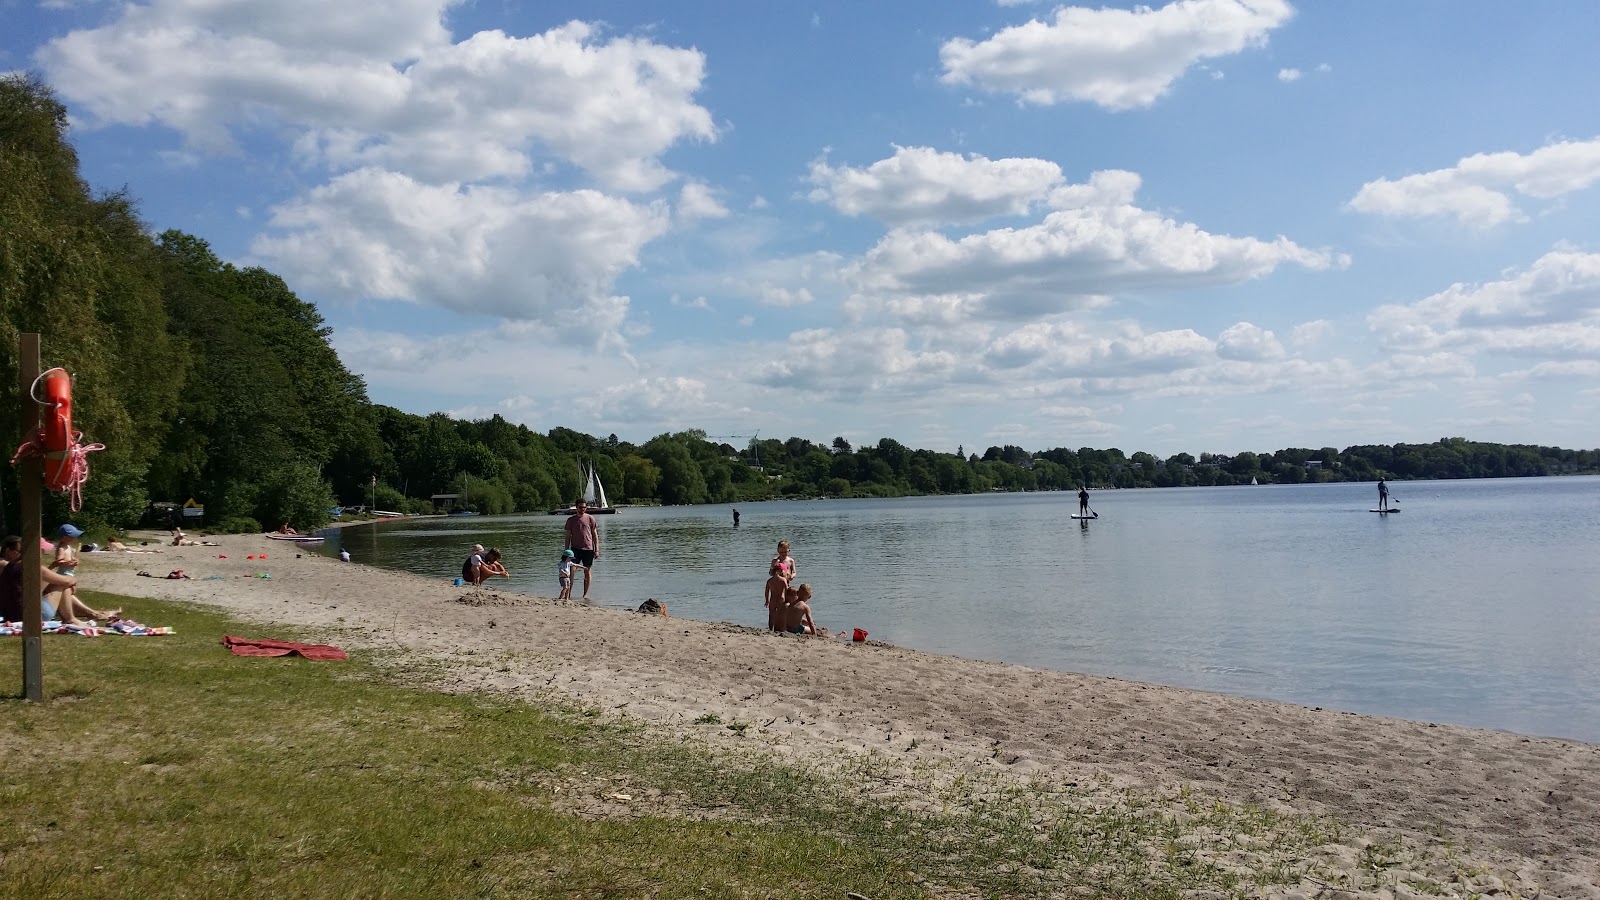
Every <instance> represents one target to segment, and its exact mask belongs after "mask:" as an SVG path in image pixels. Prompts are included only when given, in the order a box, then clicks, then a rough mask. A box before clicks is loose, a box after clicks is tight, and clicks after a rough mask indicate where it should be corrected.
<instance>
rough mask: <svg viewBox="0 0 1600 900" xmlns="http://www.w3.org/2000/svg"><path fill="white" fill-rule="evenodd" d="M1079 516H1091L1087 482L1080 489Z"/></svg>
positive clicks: (1084, 517)
mask: <svg viewBox="0 0 1600 900" xmlns="http://www.w3.org/2000/svg"><path fill="white" fill-rule="evenodd" d="M1078 517H1079V518H1082V519H1087V518H1089V486H1088V485H1087V484H1086V485H1084V486H1083V487H1081V488H1079V489H1078Z"/></svg>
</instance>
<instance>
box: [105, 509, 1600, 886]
mask: <svg viewBox="0 0 1600 900" xmlns="http://www.w3.org/2000/svg"><path fill="white" fill-rule="evenodd" d="M348 524H364V523H348ZM217 540H218V541H219V542H220V543H221V544H222V546H221V547H163V548H162V549H163V550H164V551H165V552H164V553H163V554H161V555H155V554H126V555H125V554H117V553H90V554H85V557H84V558H85V562H86V564H87V565H86V569H87V571H86V572H85V573H84V574H86V575H87V576H88V577H87V579H86V580H85V583H86V586H88V587H89V588H91V589H93V590H97V591H105V592H108V593H118V594H124V595H128V596H135V597H152V598H157V599H163V600H182V601H192V602H200V603H205V604H208V605H211V606H214V607H217V608H220V609H223V610H226V611H227V612H229V613H231V614H233V615H235V616H238V617H240V618H242V619H245V620H249V621H255V622H261V623H263V624H267V623H285V624H293V625H296V626H302V627H310V628H313V629H327V630H330V631H332V632H333V633H332V634H330V635H329V638H330V639H332V640H335V641H337V642H339V643H340V644H341V646H344V647H345V648H346V649H350V650H362V649H367V650H379V649H382V650H389V651H393V650H397V649H398V650H401V651H404V652H406V653H408V654H415V655H419V656H421V657H424V658H429V659H432V660H435V661H438V662H442V663H444V664H445V671H446V672H447V677H448V679H449V682H450V685H452V686H455V687H458V688H463V689H487V690H493V691H498V692H508V693H512V694H515V695H520V696H526V697H527V698H529V699H530V700H534V701H537V699H538V698H540V697H545V696H551V695H553V696H556V697H558V698H561V699H563V700H566V701H570V702H572V703H576V704H579V705H582V706H586V707H591V708H598V709H599V710H600V711H601V714H602V715H603V716H605V717H626V718H627V719H629V720H634V721H639V722H643V723H646V724H648V725H652V726H655V727H661V728H665V729H668V730H671V731H674V732H677V733H686V734H699V735H705V734H706V729H704V728H699V729H696V728H695V727H694V723H695V722H696V720H697V719H701V718H703V717H706V716H716V717H717V718H719V719H720V720H722V721H729V722H732V721H738V722H747V723H749V727H747V728H741V729H740V730H739V731H738V733H733V732H731V731H726V730H723V731H720V732H712V734H711V735H710V736H709V737H708V739H709V740H711V741H712V742H713V743H714V744H723V745H726V746H728V747H730V748H744V749H748V748H760V749H761V751H762V752H769V753H773V754H776V755H779V756H781V757H785V758H790V759H794V760H796V761H803V762H806V763H816V764H819V765H830V764H835V762H836V761H837V760H838V759H839V758H840V756H841V754H844V755H849V754H877V755H887V756H888V758H892V759H895V760H898V761H900V763H902V764H903V765H905V766H906V767H908V768H915V767H918V766H924V767H925V766H936V767H945V768H947V769H949V770H952V771H955V772H958V773H974V774H980V773H982V774H989V775H993V776H995V777H999V778H1002V779H1013V780H1015V781H1016V782H1017V783H1019V784H1031V783H1034V782H1039V781H1041V780H1054V781H1066V782H1075V781H1093V780H1095V779H1108V780H1109V782H1110V783H1113V784H1116V785H1118V786H1119V787H1126V788H1128V789H1130V790H1134V791H1139V792H1146V793H1148V794H1150V795H1151V796H1156V795H1160V794H1162V793H1163V792H1170V791H1173V790H1176V789H1179V788H1183V789H1188V788H1192V789H1194V790H1197V791H1200V792H1203V793H1205V794H1208V795H1211V796H1215V797H1217V798H1219V799H1222V800H1226V801H1228V802H1232V803H1242V804H1252V805H1255V806H1259V807H1262V808H1266V809H1272V810H1277V811H1283V812H1291V813H1295V814H1302V815H1311V816H1335V817H1338V818H1341V819H1344V820H1347V821H1349V822H1350V823H1352V824H1353V825H1356V826H1359V827H1361V828H1365V829H1372V830H1374V831H1375V832H1378V833H1392V834H1398V835H1400V836H1402V837H1403V838H1404V840H1405V841H1406V843H1408V844H1414V845H1428V844H1430V843H1434V844H1437V843H1439V842H1440V841H1441V840H1448V841H1449V842H1451V845H1452V846H1456V847H1459V848H1461V849H1462V851H1463V852H1464V853H1467V854H1468V855H1469V856H1470V857H1471V858H1473V859H1477V860H1479V862H1480V863H1481V864H1482V865H1486V866H1490V867H1492V868H1493V869H1494V870H1495V871H1497V872H1498V873H1500V874H1499V876H1497V877H1500V878H1501V880H1502V882H1504V884H1505V885H1506V886H1507V887H1508V888H1513V889H1516V890H1519V891H1523V892H1524V896H1526V895H1527V891H1528V890H1529V889H1532V888H1534V887H1537V889H1538V890H1540V891H1542V893H1540V894H1538V895H1539V896H1543V897H1594V896H1600V746H1596V745H1589V744H1582V743H1579V742H1575V741H1568V740H1562V739H1555V738H1540V737H1530V736H1524V735H1518V734H1513V733H1510V732H1501V731H1489V730H1483V729H1472V728H1464V727H1459V726H1449V725H1437V724H1430V723H1425V722H1412V721H1406V720H1399V719H1385V718H1379V717H1374V716H1368V715H1362V714H1357V713H1348V712H1336V711H1332V710H1321V709H1316V708H1308V707H1301V706H1295V705H1293V704H1288V703H1282V702H1278V701H1269V700H1258V699H1250V698H1243V697H1235V696H1228V695H1222V694H1211V693H1205V692H1200V691H1194V690H1188V689H1183V688H1173V687H1164V686H1158V685H1150V684H1142V683H1138V682H1132V681H1124V680H1119V679H1114V678H1106V677H1097V676H1085V675H1077V674H1073V673H1069V672H1060V671H1052V670H1044V669H1034V668H1029V667H1025V666H1018V665H1009V664H1001V663H990V662H981V661H975V660H969V659H963V658H959V657H953V656H940V655H937V654H932V653H926V652H920V651H912V650H906V649H902V648H899V647H893V646H889V645H882V644H869V645H861V644H854V645H853V644H850V643H848V642H843V641H838V640H816V639H800V638H793V637H789V636H781V635H773V634H769V633H766V632H764V631H759V630H756V629H748V628H742V627H739V626H733V625H727V624H716V623H704V622H697V621H692V620H684V619H663V618H656V617H646V616H639V615H637V614H634V613H631V612H625V611H622V610H620V609H613V608H602V607H586V606H579V605H572V604H566V603H560V602H558V601H553V600H548V599H540V598H537V597H530V596H528V595H522V594H510V593H501V592H498V591H495V590H493V589H485V590H482V591H481V592H479V593H477V594H476V595H473V593H472V592H471V590H470V589H468V588H458V587H453V586H452V585H451V584H450V583H449V582H448V581H445V580H442V579H432V578H426V577H423V576H418V575H411V574H407V573H402V572H395V571H391V570H385V569H376V568H372V567H368V566H365V565H362V564H359V563H348V564H347V563H340V562H338V561H337V560H336V559H331V558H328V557H324V556H321V555H320V554H315V553H311V554H306V553H301V554H300V555H299V556H298V557H297V556H296V555H295V554H294V553H293V552H291V549H290V547H287V546H284V544H283V542H277V541H272V540H269V539H267V538H265V537H264V536H259V535H243V536H228V535H224V536H220V537H218V538H217ZM261 552H266V553H268V554H269V556H268V559H267V560H266V561H265V562H262V561H260V560H247V559H245V558H244V557H246V556H249V555H257V554H259V553H261ZM219 553H225V554H227V556H228V558H227V559H219V558H217V557H218V554H219ZM174 568H183V569H185V570H186V571H187V572H188V573H189V574H190V575H192V576H193V577H194V578H196V579H200V580H194V581H169V580H165V579H162V578H160V577H159V576H160V575H162V574H165V572H166V571H168V570H170V569H174ZM138 569H148V570H150V571H151V572H152V573H153V574H155V575H157V576H158V577H156V578H141V577H136V576H135V575H134V572H135V570H138ZM157 570H159V571H157ZM261 571H268V572H270V573H271V575H272V577H271V579H270V580H269V579H261V578H250V577H246V576H249V575H253V574H257V573H259V572H261ZM213 575H215V576H221V577H220V578H215V579H210V580H207V576H213ZM463 600H465V601H468V602H461V601H463ZM148 624H151V625H159V624H161V623H159V622H151V623H148ZM1441 836H1442V837H1441ZM1508 879H1509V880H1508Z"/></svg>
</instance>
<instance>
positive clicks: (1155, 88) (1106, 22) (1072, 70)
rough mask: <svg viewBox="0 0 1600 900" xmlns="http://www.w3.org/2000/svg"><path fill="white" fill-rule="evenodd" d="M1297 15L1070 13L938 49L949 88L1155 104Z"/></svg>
mask: <svg viewBox="0 0 1600 900" xmlns="http://www.w3.org/2000/svg"><path fill="white" fill-rule="evenodd" d="M1293 14H1294V10H1293V9H1292V8H1291V7H1290V5H1289V4H1288V2H1286V0H1177V2H1174V3H1169V4H1167V5H1166V6H1163V7H1161V8H1160V9H1150V8H1149V7H1143V6H1140V7H1135V8H1134V9H1131V10H1129V9H1110V8H1102V9H1090V8H1087V7H1081V6H1064V7H1061V8H1060V9H1057V10H1056V11H1055V18H1054V20H1053V21H1050V22H1041V21H1039V20H1037V19H1034V20H1032V21H1029V22H1028V23H1026V24H1024V25H1017V26H1014V27H1011V28H1005V29H1002V30H1000V31H999V32H997V33H996V34H995V35H994V36H993V37H990V38H988V39H987V40H983V41H972V40H969V39H966V38H956V39H954V40H951V41H948V42H947V43H945V44H944V46H943V47H941V48H940V50H939V57H940V60H941V62H943V64H944V75H943V76H942V78H943V81H944V82H945V83H946V84H958V85H968V84H970V85H975V86H977V87H980V88H983V89H985V90H989V91H994V92H998V93H1009V94H1015V95H1017V96H1018V97H1019V98H1020V99H1021V100H1022V102H1024V103H1031V104H1037V105H1041V106H1048V105H1053V104H1056V103H1064V102H1068V101H1084V102H1089V103H1094V104H1097V105H1099V106H1102V107H1104V108H1106V109H1111V110H1126V109H1134V108H1138V107H1144V106H1150V105H1151V104H1153V103H1155V102H1156V101H1157V100H1158V99H1160V98H1161V97H1162V96H1163V95H1165V94H1166V93H1167V91H1168V90H1170V89H1171V87H1172V84H1173V82H1175V81H1176V80H1177V79H1178V78H1179V77H1181V76H1182V75H1183V74H1184V72H1185V71H1187V70H1188V69H1189V68H1190V67H1191V66H1193V65H1195V64H1197V63H1199V62H1201V61H1202V60H1206V59H1213V58H1216V57H1219V56H1229V55H1232V54H1235V53H1238V52H1240V51H1241V50H1244V49H1245V48H1247V47H1253V46H1260V45H1262V44H1265V43H1266V40H1267V35H1268V34H1269V33H1271V31H1272V30H1273V29H1275V28H1277V27H1279V26H1281V25H1283V24H1284V23H1285V22H1287V21H1288V20H1289V18H1290V17H1291V16H1292V15H1293Z"/></svg>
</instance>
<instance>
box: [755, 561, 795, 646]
mask: <svg viewBox="0 0 1600 900" xmlns="http://www.w3.org/2000/svg"><path fill="white" fill-rule="evenodd" d="M788 588H789V579H787V578H785V577H784V575H783V567H782V566H780V565H778V563H777V560H773V563H772V566H771V567H770V568H768V569H767V587H766V594H765V597H764V599H763V600H762V602H761V605H762V606H765V607H766V608H767V630H768V631H782V630H783V604H784V591H786V590H788Z"/></svg>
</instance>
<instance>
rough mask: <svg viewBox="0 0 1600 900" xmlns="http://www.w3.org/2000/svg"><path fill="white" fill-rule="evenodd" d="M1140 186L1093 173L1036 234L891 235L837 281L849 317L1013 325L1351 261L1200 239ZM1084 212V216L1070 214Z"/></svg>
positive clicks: (1058, 200) (1275, 245) (1057, 195)
mask: <svg viewBox="0 0 1600 900" xmlns="http://www.w3.org/2000/svg"><path fill="white" fill-rule="evenodd" d="M1138 183H1139V182H1138V176H1137V175H1135V174H1133V173H1131V172H1110V173H1096V175H1095V177H1093V178H1091V179H1090V183H1089V184H1088V185H1071V186H1067V187H1063V188H1059V189H1057V190H1056V191H1055V192H1053V194H1052V197H1051V203H1052V205H1056V206H1062V207H1064V208H1059V209H1057V210H1056V211H1054V212H1051V213H1050V214H1048V215H1047V216H1045V218H1044V219H1043V220H1042V221H1041V222H1040V223H1039V224H1037V225H1032V226H1029V227H1025V228H1006V229H1000V230H995V231H989V232H984V233H979V234H971V235H967V236H965V237H961V238H959V239H952V238H949V237H946V236H945V235H943V234H940V233H937V232H932V231H911V230H896V231H892V232H890V233H889V234H888V235H886V236H885V237H884V238H883V239H882V240H880V241H879V242H878V244H877V245H876V246H874V247H873V248H872V249H871V250H869V251H868V252H867V253H866V255H865V256H863V257H862V258H861V259H860V260H858V261H857V262H856V263H854V264H852V265H851V266H849V267H847V268H846V269H845V272H844V274H845V277H846V279H847V280H849V281H850V282H851V283H852V284H853V285H854V287H855V291H856V292H855V294H854V295H853V296H852V297H851V300H850V308H851V309H852V310H853V311H855V312H856V313H857V314H866V313H867V312H870V311H873V310H882V311H885V312H888V313H889V314H891V315H894V316H896V317H899V318H902V319H905V320H908V321H923V322H946V323H950V322H959V321H962V320H964V319H971V318H978V319H1022V318H1030V317H1037V316H1041V315H1048V314H1051V313H1057V312H1062V311H1064V310H1069V309H1074V308H1081V307H1083V306H1086V305H1088V306H1093V305H1097V304H1101V303H1103V302H1104V296H1105V295H1108V294H1114V293H1118V292H1123V291H1135V290H1137V291H1157V290H1170V289H1177V288H1185V287H1198V286H1202V285H1213V284H1232V283H1237V282H1240V281H1246V280H1249V279H1252V278H1257V277H1260V276H1263V275H1266V274H1267V273H1269V272H1271V271H1272V270H1273V269H1275V268H1277V267H1278V266H1279V265H1281V264H1284V263H1294V264H1297V265H1301V266H1304V267H1306V268H1309V269H1325V268H1328V267H1330V266H1342V265H1345V264H1347V262H1348V260H1347V259H1345V258H1344V257H1342V256H1339V255H1335V254H1331V253H1327V252H1324V251H1315V250H1308V249H1306V248H1303V247H1300V246H1299V245H1297V244H1295V243H1294V242H1293V241H1290V240H1289V239H1287V238H1283V237H1279V238H1277V239H1276V240H1273V241H1262V240H1258V239H1256V238H1236V237H1231V236H1227V235H1215V234H1210V233H1208V232H1205V231H1202V230H1201V229H1200V228H1198V227H1196V226H1195V225H1192V224H1186V223H1178V222H1175V221H1173V220H1172V219H1169V218H1165V217H1163V216H1161V215H1160V214H1158V213H1155V212H1151V211H1149V210H1145V209H1140V208H1138V207H1136V206H1133V205H1132V204H1131V202H1129V201H1131V198H1132V194H1133V192H1134V190H1135V189H1136V188H1137V186H1138ZM1068 204H1081V205H1068Z"/></svg>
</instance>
